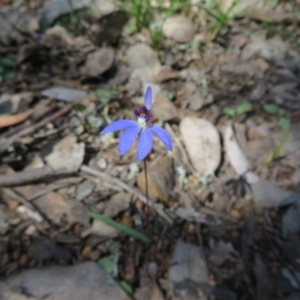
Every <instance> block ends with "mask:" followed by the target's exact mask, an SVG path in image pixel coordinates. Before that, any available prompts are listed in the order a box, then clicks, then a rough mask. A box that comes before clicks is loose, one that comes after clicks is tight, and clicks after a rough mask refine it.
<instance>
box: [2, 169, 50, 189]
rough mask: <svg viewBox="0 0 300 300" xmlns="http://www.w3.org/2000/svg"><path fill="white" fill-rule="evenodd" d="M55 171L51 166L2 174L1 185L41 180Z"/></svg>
mask: <svg viewBox="0 0 300 300" xmlns="http://www.w3.org/2000/svg"><path fill="white" fill-rule="evenodd" d="M53 174H54V172H53V170H52V169H51V167H49V166H44V167H42V168H38V169H32V170H27V171H23V172H17V173H13V174H5V175H0V187H4V186H13V185H20V184H25V183H30V182H33V181H37V180H41V179H44V178H46V177H49V176H51V175H53Z"/></svg>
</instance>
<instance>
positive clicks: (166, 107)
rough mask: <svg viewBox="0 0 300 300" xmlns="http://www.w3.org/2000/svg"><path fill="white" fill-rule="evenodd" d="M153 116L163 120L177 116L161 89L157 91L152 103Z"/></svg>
mask: <svg viewBox="0 0 300 300" xmlns="http://www.w3.org/2000/svg"><path fill="white" fill-rule="evenodd" d="M153 116H154V117H155V118H157V119H159V120H161V121H163V122H165V121H169V120H172V119H174V118H176V117H178V113H177V109H176V107H175V105H174V104H173V102H171V101H170V100H169V99H168V98H167V97H166V95H165V93H164V92H163V91H161V92H159V93H158V94H157V95H156V97H155V101H154V103H153Z"/></svg>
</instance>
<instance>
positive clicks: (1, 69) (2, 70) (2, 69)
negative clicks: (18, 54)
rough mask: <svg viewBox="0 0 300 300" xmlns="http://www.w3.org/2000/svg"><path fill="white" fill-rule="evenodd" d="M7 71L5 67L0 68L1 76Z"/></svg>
mask: <svg viewBox="0 0 300 300" xmlns="http://www.w3.org/2000/svg"><path fill="white" fill-rule="evenodd" d="M4 71H5V69H4V67H2V66H0V74H2V73H4Z"/></svg>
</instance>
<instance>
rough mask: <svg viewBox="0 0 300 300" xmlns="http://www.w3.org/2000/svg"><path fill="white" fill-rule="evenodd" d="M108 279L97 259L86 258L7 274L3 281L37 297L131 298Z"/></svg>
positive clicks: (78, 299) (74, 299)
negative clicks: (84, 261)
mask: <svg viewBox="0 0 300 300" xmlns="http://www.w3.org/2000/svg"><path fill="white" fill-rule="evenodd" d="M108 279H109V277H108V276H107V274H106V273H105V271H104V270H103V269H102V268H101V267H100V266H99V265H98V264H97V263H95V262H86V263H83V264H79V265H75V266H64V267H61V266H53V267H46V268H42V269H32V270H27V271H25V272H23V273H21V274H19V275H16V276H11V277H8V278H6V280H5V282H6V283H7V284H8V285H10V286H11V287H20V286H22V287H23V289H24V290H26V292H27V294H30V295H31V296H32V297H35V298H36V299H49V300H50V299H51V300H70V299H72V300H82V299H89V300H129V299H130V298H129V297H128V296H127V295H126V294H125V292H123V291H122V289H121V288H120V287H119V286H118V285H117V284H116V283H114V281H112V280H108ZM1 292H2V290H1ZM1 292H0V296H2V295H1ZM14 299H17V298H14ZM18 299H22V298H18ZM25 299H26V298H25ZM31 299H32V298H30V300H31Z"/></svg>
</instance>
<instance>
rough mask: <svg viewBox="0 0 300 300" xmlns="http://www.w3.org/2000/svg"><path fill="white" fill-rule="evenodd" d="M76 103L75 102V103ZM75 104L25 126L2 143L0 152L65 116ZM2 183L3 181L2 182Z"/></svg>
mask: <svg viewBox="0 0 300 300" xmlns="http://www.w3.org/2000/svg"><path fill="white" fill-rule="evenodd" d="M74 104H75V103H74ZM74 104H69V105H67V106H65V107H64V108H62V109H61V110H59V111H57V112H56V113H54V114H53V115H51V116H49V117H47V118H45V119H43V120H41V121H40V122H38V123H36V124H33V125H32V126H30V127H28V128H24V129H23V130H21V131H20V132H18V133H16V134H15V135H13V136H12V137H10V138H8V139H7V140H5V141H3V142H1V143H0V153H1V152H4V151H5V150H6V149H7V148H8V147H9V146H10V145H11V144H12V143H14V142H15V141H17V140H18V139H19V138H21V137H23V136H25V135H28V134H30V133H32V132H34V131H36V130H37V129H39V128H41V127H43V126H45V125H46V124H47V123H49V122H52V121H53V120H55V119H57V118H59V117H61V116H63V115H64V114H66V113H68V112H69V111H70V110H71V109H72V108H73V106H74ZM0 184H1V182H0Z"/></svg>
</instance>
